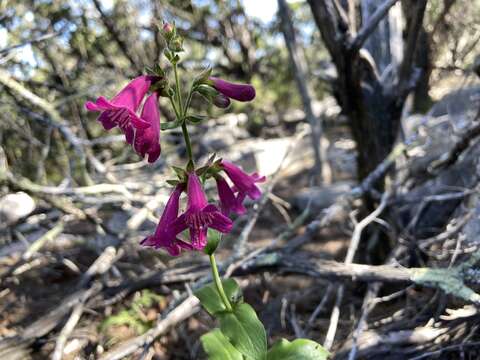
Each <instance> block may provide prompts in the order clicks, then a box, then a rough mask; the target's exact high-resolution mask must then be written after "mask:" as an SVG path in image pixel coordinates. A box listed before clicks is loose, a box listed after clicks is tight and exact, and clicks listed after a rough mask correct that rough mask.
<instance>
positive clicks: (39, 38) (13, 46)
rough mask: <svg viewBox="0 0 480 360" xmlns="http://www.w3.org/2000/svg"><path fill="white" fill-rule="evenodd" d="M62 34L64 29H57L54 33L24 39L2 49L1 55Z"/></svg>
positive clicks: (0, 50)
mask: <svg viewBox="0 0 480 360" xmlns="http://www.w3.org/2000/svg"><path fill="white" fill-rule="evenodd" d="M61 34H62V31H56V32H53V33H48V34H44V35H40V36H37V37H36V38H33V39H30V40H26V41H24V42H22V43H20V44H16V45H12V46H9V47H6V48H3V49H0V55H3V54H7V53H9V52H10V51H12V50H15V49H18V48H21V47H23V46H26V45H31V44H35V43H38V42H41V41H45V40H48V39H51V38H53V37H56V36H58V35H61Z"/></svg>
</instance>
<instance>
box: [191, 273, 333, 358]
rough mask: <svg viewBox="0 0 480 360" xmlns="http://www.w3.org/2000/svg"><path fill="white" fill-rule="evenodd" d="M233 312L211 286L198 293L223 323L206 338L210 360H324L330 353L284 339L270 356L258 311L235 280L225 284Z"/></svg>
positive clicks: (304, 342)
mask: <svg viewBox="0 0 480 360" xmlns="http://www.w3.org/2000/svg"><path fill="white" fill-rule="evenodd" d="M222 284H223V288H224V290H225V293H226V295H227V298H228V299H229V301H230V303H231V305H232V310H231V311H228V310H227V308H226V306H225V304H224V303H223V302H222V299H221V297H220V295H219V294H218V292H217V288H216V287H215V284H209V285H206V286H204V287H203V288H201V289H200V290H198V291H197V292H195V296H197V297H198V298H199V299H200V303H201V304H202V306H203V307H204V309H205V310H206V311H207V312H208V313H209V314H210V315H212V316H215V317H216V318H217V319H218V320H219V322H220V329H214V330H212V331H210V332H209V333H207V334H205V335H203V336H202V338H201V341H202V345H203V348H204V350H205V352H206V353H207V355H208V359H209V360H237V359H238V360H241V359H246V360H324V359H327V357H328V355H329V353H328V351H326V350H325V349H324V348H323V347H322V346H320V345H319V344H317V343H316V342H314V341H312V340H308V339H297V340H294V341H293V342H290V341H288V340H285V339H282V340H281V341H279V342H277V343H276V344H275V345H274V346H273V347H272V348H271V349H270V350H269V351H268V352H267V335H266V331H265V328H264V326H263V324H262V323H261V321H260V320H259V318H258V316H257V314H256V313H255V310H254V309H253V308H252V307H251V306H250V305H249V304H247V303H245V302H243V298H242V296H241V289H240V288H239V286H238V284H237V283H236V282H235V280H233V279H227V280H224V281H222Z"/></svg>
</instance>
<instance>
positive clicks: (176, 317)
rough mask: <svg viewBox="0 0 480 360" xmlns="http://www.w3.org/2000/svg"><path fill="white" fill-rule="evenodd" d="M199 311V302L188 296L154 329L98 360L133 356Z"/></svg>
mask: <svg viewBox="0 0 480 360" xmlns="http://www.w3.org/2000/svg"><path fill="white" fill-rule="evenodd" d="M199 310H200V306H199V301H198V299H197V298H196V297H195V296H193V295H192V296H189V297H188V298H187V299H186V300H184V301H183V302H182V303H181V304H180V305H178V306H177V307H176V308H175V309H173V310H172V311H171V312H169V313H168V314H167V316H166V317H165V318H164V319H161V320H159V321H158V322H157V324H156V325H155V327H154V328H152V329H150V330H149V331H147V332H146V333H145V334H143V335H140V336H137V337H135V338H133V339H130V340H128V341H125V342H124V343H122V344H120V345H119V346H117V347H115V348H113V349H112V350H110V351H108V352H106V353H105V354H103V355H102V356H101V357H100V358H99V360H121V359H125V358H126V357H127V356H129V355H131V354H133V353H134V352H135V351H137V350H138V349H140V348H143V347H144V346H149V345H150V344H151V343H152V342H153V341H155V339H156V338H158V337H159V336H160V335H163V334H164V333H165V332H166V331H167V330H168V329H169V328H170V327H172V326H174V325H176V324H178V323H179V322H182V321H184V320H185V319H188V318H189V317H190V316H192V315H193V314H195V313H196V312H197V311H199Z"/></svg>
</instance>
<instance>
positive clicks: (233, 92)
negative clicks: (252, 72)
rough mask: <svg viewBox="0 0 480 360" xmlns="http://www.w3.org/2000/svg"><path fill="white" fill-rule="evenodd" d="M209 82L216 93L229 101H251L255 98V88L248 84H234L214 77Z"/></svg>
mask: <svg viewBox="0 0 480 360" xmlns="http://www.w3.org/2000/svg"><path fill="white" fill-rule="evenodd" d="M209 80H210V81H211V83H212V86H213V87H214V88H215V89H216V90H217V91H219V92H220V93H222V94H223V95H225V96H227V97H229V98H231V99H234V100H238V101H251V100H253V99H254V98H255V88H254V87H253V86H252V85H250V84H235V83H231V82H228V81H225V80H222V79H219V78H216V77H210V78H209Z"/></svg>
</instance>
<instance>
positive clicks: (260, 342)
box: [218, 303, 267, 360]
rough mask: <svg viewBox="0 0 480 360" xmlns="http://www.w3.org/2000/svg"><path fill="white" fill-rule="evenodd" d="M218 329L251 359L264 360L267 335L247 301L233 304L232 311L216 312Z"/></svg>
mask: <svg viewBox="0 0 480 360" xmlns="http://www.w3.org/2000/svg"><path fill="white" fill-rule="evenodd" d="M218 317H219V319H220V329H221V330H222V332H223V333H224V334H225V336H227V338H228V339H229V340H230V342H231V343H232V344H233V346H235V348H236V349H237V350H238V351H240V352H241V353H242V354H243V355H245V356H246V357H247V358H248V359H252V360H265V359H266V355H267V335H266V333H265V328H264V327H263V324H262V323H261V322H260V320H259V319H258V317H257V314H256V313H255V310H253V308H252V307H251V306H250V305H248V304H247V303H240V304H237V305H235V306H234V308H233V312H225V313H220V314H218Z"/></svg>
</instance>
